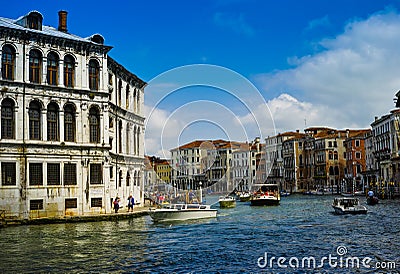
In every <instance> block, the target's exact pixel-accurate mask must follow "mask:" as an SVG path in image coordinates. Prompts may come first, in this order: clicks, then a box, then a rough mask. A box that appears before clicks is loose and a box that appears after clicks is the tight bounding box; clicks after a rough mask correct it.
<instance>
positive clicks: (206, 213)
mask: <svg viewBox="0 0 400 274" xmlns="http://www.w3.org/2000/svg"><path fill="white" fill-rule="evenodd" d="M217 212H218V211H217V210H216V209H212V208H210V206H209V205H199V204H171V205H165V206H164V207H161V208H157V209H150V211H149V215H150V217H151V218H152V219H153V221H155V222H163V221H185V220H193V219H205V218H215V217H217Z"/></svg>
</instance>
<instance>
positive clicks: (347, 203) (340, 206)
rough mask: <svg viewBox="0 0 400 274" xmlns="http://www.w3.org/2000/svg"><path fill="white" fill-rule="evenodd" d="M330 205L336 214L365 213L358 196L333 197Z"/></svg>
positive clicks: (365, 210) (365, 209)
mask: <svg viewBox="0 0 400 274" xmlns="http://www.w3.org/2000/svg"><path fill="white" fill-rule="evenodd" d="M332 207H333V209H334V210H335V213H336V214H340V215H343V214H366V213H367V208H366V207H365V206H363V205H360V200H358V198H350V197H349V198H347V197H346V198H335V199H334V200H333V203H332Z"/></svg>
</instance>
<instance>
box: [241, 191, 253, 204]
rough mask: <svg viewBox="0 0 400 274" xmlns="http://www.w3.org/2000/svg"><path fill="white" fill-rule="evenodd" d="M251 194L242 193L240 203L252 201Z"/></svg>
mask: <svg viewBox="0 0 400 274" xmlns="http://www.w3.org/2000/svg"><path fill="white" fill-rule="evenodd" d="M250 198H251V194H250V193H249V192H241V193H240V194H239V201H241V202H248V201H250Z"/></svg>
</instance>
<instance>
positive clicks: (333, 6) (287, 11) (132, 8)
mask: <svg viewBox="0 0 400 274" xmlns="http://www.w3.org/2000/svg"><path fill="white" fill-rule="evenodd" d="M7 5H9V6H8V7H7ZM31 10H37V11H39V12H41V13H42V14H43V17H44V20H43V24H44V25H50V26H54V27H57V24H58V15H57V12H58V11H59V10H67V11H68V21H67V24H68V31H69V32H70V33H73V34H76V35H79V36H81V37H88V36H90V35H92V34H94V33H100V34H101V35H103V36H104V38H105V44H107V45H110V46H113V49H112V50H111V51H110V53H109V54H110V56H112V57H113V58H114V59H116V60H117V61H118V62H119V63H121V64H122V65H124V66H125V67H126V68H127V69H128V70H130V71H131V72H133V73H135V74H136V75H137V76H139V77H140V78H141V79H143V80H144V81H146V82H147V83H148V86H147V87H146V88H145V108H144V111H145V116H146V118H147V119H146V133H145V146H146V151H145V152H146V154H149V155H159V156H162V157H164V156H165V157H168V151H169V150H170V149H171V148H174V147H177V146H179V145H182V144H184V143H187V142H189V141H192V140H194V139H217V138H221V139H230V140H236V141H251V140H253V139H254V138H255V137H261V138H262V139H263V138H265V137H267V136H272V135H275V134H277V133H280V132H285V131H294V130H296V129H299V130H300V131H303V130H304V128H306V127H310V126H328V127H333V128H338V129H346V128H369V127H370V124H371V122H372V121H373V120H374V117H375V116H382V115H384V114H387V113H389V111H390V110H392V109H393V108H394V104H393V97H394V94H395V93H396V92H397V91H398V90H399V89H400V66H399V63H400V47H399V45H400V0H392V1H387V0H379V1H377V0H363V1H359V0H337V1H328V0H304V1H298V0H282V1H272V0H264V1H263V0H246V1H245V0H214V1H211V0H203V1H183V0H182V1H173V0H171V1H161V0H159V1H156V0H147V1H113V2H110V1H103V0H98V1H79V2H78V1H41V0H37V1H19V2H18V5H15V4H14V3H13V2H11V1H7V2H6V3H5V4H3V9H2V10H1V12H0V16H1V17H7V18H15V19H16V18H18V17H20V16H21V15H24V14H26V13H28V12H29V11H31Z"/></svg>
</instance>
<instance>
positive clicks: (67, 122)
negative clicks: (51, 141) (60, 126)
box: [64, 104, 75, 142]
mask: <svg viewBox="0 0 400 274" xmlns="http://www.w3.org/2000/svg"><path fill="white" fill-rule="evenodd" d="M64 139H65V141H66V142H75V107H74V106H73V105H72V104H67V105H65V107H64Z"/></svg>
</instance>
